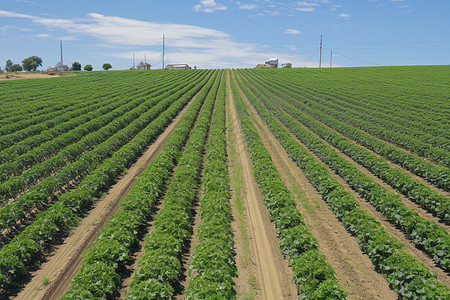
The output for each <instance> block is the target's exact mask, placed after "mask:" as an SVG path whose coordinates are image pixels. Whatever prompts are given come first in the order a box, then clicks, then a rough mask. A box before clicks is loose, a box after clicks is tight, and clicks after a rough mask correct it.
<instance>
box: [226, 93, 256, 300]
mask: <svg viewBox="0 0 450 300" xmlns="http://www.w3.org/2000/svg"><path fill="white" fill-rule="evenodd" d="M226 105H227V109H226V119H227V152H228V170H229V173H230V179H231V182H230V188H231V200H230V201H231V227H232V229H233V233H234V252H235V261H236V268H237V274H238V276H237V277H236V278H235V280H234V281H235V283H236V292H237V296H238V299H254V297H255V296H256V293H257V282H256V280H255V279H256V277H255V274H256V263H255V262H254V256H253V255H252V253H251V251H250V241H249V234H248V231H247V228H249V226H248V214H247V211H246V210H245V207H244V203H243V190H242V189H243V182H244V179H243V175H242V165H241V164H240V162H239V157H238V154H237V153H236V152H235V149H236V137H235V136H234V133H233V126H231V123H232V121H231V115H230V113H229V112H230V105H231V103H230V100H229V98H227V102H226Z"/></svg>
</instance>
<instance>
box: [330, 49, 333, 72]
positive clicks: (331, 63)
mask: <svg viewBox="0 0 450 300" xmlns="http://www.w3.org/2000/svg"><path fill="white" fill-rule="evenodd" d="M332 65H333V50H331V56H330V68H331V66H332Z"/></svg>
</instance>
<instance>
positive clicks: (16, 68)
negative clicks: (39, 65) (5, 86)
mask: <svg viewBox="0 0 450 300" xmlns="http://www.w3.org/2000/svg"><path fill="white" fill-rule="evenodd" d="M22 70H23V69H22V66H21V65H19V64H14V65H12V66H11V68H9V71H10V72H20V71H22Z"/></svg>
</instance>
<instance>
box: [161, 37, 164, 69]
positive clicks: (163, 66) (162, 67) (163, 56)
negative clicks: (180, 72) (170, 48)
mask: <svg viewBox="0 0 450 300" xmlns="http://www.w3.org/2000/svg"><path fill="white" fill-rule="evenodd" d="M164 44H165V36H164V34H163V55H162V68H161V69H163V70H164V50H165V49H164V46H165V45H164Z"/></svg>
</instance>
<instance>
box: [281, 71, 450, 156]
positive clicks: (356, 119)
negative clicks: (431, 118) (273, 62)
mask: <svg viewBox="0 0 450 300" xmlns="http://www.w3.org/2000/svg"><path fill="white" fill-rule="evenodd" d="M286 75H287V74H286ZM286 78H289V82H292V81H295V80H296V79H298V78H296V77H295V76H286ZM297 90H298V91H299V92H301V93H302V95H303V96H304V97H305V98H308V99H310V100H312V101H314V102H315V103H320V104H321V105H324V106H325V107H328V108H329V109H332V111H338V112H339V113H342V115H347V116H348V115H351V116H352V118H351V120H349V118H344V119H341V121H343V122H345V123H348V124H351V125H353V126H355V127H358V128H359V127H360V125H361V124H365V125H367V123H366V122H369V123H371V124H373V125H376V126H379V127H383V128H385V134H386V135H390V134H400V136H401V137H402V139H406V140H410V139H411V137H414V138H415V139H418V140H420V141H421V142H423V143H425V144H430V145H431V146H433V147H437V148H442V149H444V150H446V151H449V150H450V142H449V141H448V139H447V138H445V137H443V136H438V135H435V134H434V135H433V133H435V132H436V131H439V129H440V128H434V129H432V130H431V133H425V132H423V131H422V130H419V129H416V128H415V126H416V125H420V124H419V123H417V122H415V123H414V122H411V121H409V120H405V119H402V118H398V117H397V118H394V120H392V119H391V118H392V116H391V115H392V107H391V110H390V113H389V115H388V116H387V115H386V113H380V112H377V111H375V110H374V106H376V105H374V104H371V105H369V106H368V107H367V108H365V107H364V106H363V103H362V101H359V102H358V103H350V102H349V101H348V99H347V98H344V99H345V100H341V99H339V98H338V97H337V96H336V95H330V94H321V93H319V92H314V91H311V90H305V89H304V88H299V87H298V86H297ZM346 100H347V101H346ZM387 117H389V118H387ZM408 117H409V115H408ZM361 121H362V123H361ZM361 129H362V128H361Z"/></svg>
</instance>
